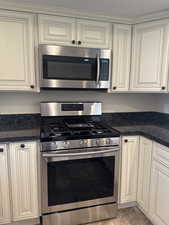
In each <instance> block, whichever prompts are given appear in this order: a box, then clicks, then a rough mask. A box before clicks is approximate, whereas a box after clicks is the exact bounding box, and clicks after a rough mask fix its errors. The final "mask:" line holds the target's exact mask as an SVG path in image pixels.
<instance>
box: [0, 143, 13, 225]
mask: <svg viewBox="0 0 169 225" xmlns="http://www.w3.org/2000/svg"><path fill="white" fill-rule="evenodd" d="M0 149H3V152H0V165H1V169H0V224H5V223H9V222H10V221H11V215H10V199H9V175H8V162H7V146H6V145H0Z"/></svg>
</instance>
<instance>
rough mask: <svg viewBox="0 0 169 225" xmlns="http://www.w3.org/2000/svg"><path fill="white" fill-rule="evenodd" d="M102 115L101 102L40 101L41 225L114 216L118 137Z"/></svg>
mask: <svg viewBox="0 0 169 225" xmlns="http://www.w3.org/2000/svg"><path fill="white" fill-rule="evenodd" d="M101 113H102V112H101V103H90V102H88V103H75V102H62V103H56V102H44V103H41V118H42V120H41V145H42V152H41V156H42V210H43V216H42V223H43V225H77V224H84V223H88V222H93V221H98V220H102V219H108V218H112V217H115V216H116V211H117V204H116V203H117V181H118V154H119V148H120V147H119V146H120V144H119V142H120V141H119V133H118V132H117V131H115V130H113V129H111V128H108V127H107V126H106V125H105V124H104V122H103V121H102V119H101Z"/></svg>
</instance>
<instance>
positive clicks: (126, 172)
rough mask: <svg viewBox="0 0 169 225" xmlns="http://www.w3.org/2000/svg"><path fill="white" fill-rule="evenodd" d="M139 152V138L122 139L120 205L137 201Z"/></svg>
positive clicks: (127, 137) (128, 137)
mask: <svg viewBox="0 0 169 225" xmlns="http://www.w3.org/2000/svg"><path fill="white" fill-rule="evenodd" d="M138 150H139V137H137V136H126V137H123V138H122V152H121V172H120V176H121V182H120V193H119V194H120V196H119V201H120V202H119V203H120V204H123V203H129V202H135V201H136V200H137V198H136V197H137V176H138Z"/></svg>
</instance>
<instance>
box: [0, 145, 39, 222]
mask: <svg viewBox="0 0 169 225" xmlns="http://www.w3.org/2000/svg"><path fill="white" fill-rule="evenodd" d="M37 149H38V144H37V143H36V142H25V143H11V144H3V145H0V165H1V170H0V224H6V223H12V222H15V221H22V220H28V219H34V218H38V217H39V205H38V196H39V195H38V168H37V167H38V157H37V155H38V151H37Z"/></svg>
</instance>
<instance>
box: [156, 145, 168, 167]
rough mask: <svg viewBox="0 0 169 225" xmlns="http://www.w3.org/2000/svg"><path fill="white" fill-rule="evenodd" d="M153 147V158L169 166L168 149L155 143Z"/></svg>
mask: <svg viewBox="0 0 169 225" xmlns="http://www.w3.org/2000/svg"><path fill="white" fill-rule="evenodd" d="M153 145H154V146H153V158H154V159H156V160H158V161H160V162H161V163H164V164H165V165H166V166H169V148H167V147H165V146H164V145H161V144H158V143H156V142H154V143H153Z"/></svg>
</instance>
